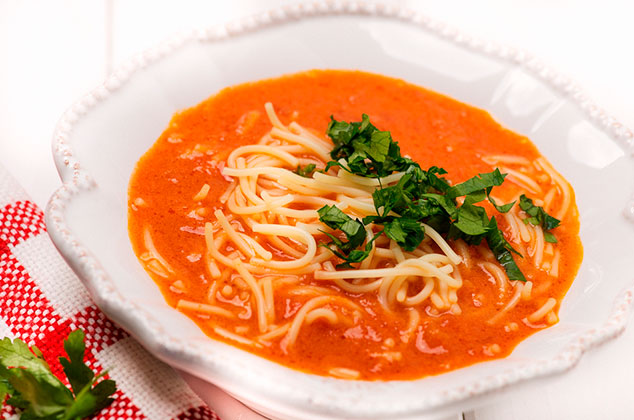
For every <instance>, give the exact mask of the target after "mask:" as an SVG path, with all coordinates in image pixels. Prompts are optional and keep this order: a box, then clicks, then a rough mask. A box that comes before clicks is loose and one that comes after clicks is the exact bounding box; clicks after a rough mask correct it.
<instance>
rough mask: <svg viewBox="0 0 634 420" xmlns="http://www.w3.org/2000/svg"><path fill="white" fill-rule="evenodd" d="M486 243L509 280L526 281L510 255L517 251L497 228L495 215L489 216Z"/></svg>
mask: <svg viewBox="0 0 634 420" xmlns="http://www.w3.org/2000/svg"><path fill="white" fill-rule="evenodd" d="M487 243H488V244H489V248H491V251H492V252H493V255H495V258H496V259H497V260H498V262H499V263H500V264H501V265H502V267H504V271H506V275H507V276H508V277H509V280H520V281H526V278H525V277H524V274H522V272H521V271H520V269H519V267H518V266H517V264H516V263H515V260H513V256H512V255H511V252H515V253H517V251H515V250H514V249H513V247H511V245H510V244H509V243H508V242H507V240H506V239H505V238H504V235H503V234H502V231H501V230H500V229H498V226H497V221H496V220H495V217H492V218H491V224H490V229H489V232H488V233H487ZM518 255H519V254H518Z"/></svg>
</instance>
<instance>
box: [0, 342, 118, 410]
mask: <svg viewBox="0 0 634 420" xmlns="http://www.w3.org/2000/svg"><path fill="white" fill-rule="evenodd" d="M64 350H65V351H66V354H67V355H68V358H64V357H60V359H59V361H60V363H61V364H62V367H63V369H64V373H65V374H66V378H67V379H68V382H69V383H70V385H71V389H72V390H71V389H68V388H67V387H66V386H65V385H64V384H63V383H62V382H61V381H60V380H59V379H58V378H57V377H56V376H55V375H53V373H52V372H51V369H50V366H49V365H48V363H46V361H45V360H44V358H43V356H42V352H41V351H40V350H39V349H38V348H37V347H35V346H33V347H31V348H29V347H28V346H27V345H26V343H25V342H24V341H22V340H19V339H15V340H13V341H12V340H11V339H9V338H4V339H2V340H0V398H1V399H2V400H4V398H5V397H6V396H7V395H8V396H9V398H8V399H7V401H6V404H9V405H12V406H14V407H16V408H17V409H18V410H20V411H21V416H20V418H22V419H28V420H31V419H47V420H80V419H83V418H86V417H89V416H91V415H93V414H95V413H97V412H99V411H100V410H101V409H103V408H104V407H106V406H108V405H109V404H110V403H111V402H112V401H113V399H112V398H111V397H110V396H111V395H112V394H114V393H115V391H116V388H115V383H114V381H112V380H110V379H101V375H99V376H95V374H94V372H93V371H92V370H91V369H90V368H89V367H88V366H87V365H86V364H85V363H84V353H85V350H86V347H85V344H84V333H83V331H81V330H76V331H73V332H71V333H70V334H69V335H68V338H67V339H66V340H65V341H64ZM100 379H101V380H100Z"/></svg>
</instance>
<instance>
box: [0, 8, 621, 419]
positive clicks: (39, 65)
mask: <svg viewBox="0 0 634 420" xmlns="http://www.w3.org/2000/svg"><path fill="white" fill-rule="evenodd" d="M296 2H297V1H294V0H268V1H264V0H262V1H257V0H231V1H219V0H215V1H203V0H189V1H179V2H176V1H173V2H159V1H157V0H128V1H124V0H94V1H88V0H64V1H45V0H42V1H33V0H24V1H18V0H0V165H3V166H5V167H6V168H7V169H8V170H9V172H11V173H12V174H13V176H14V177H15V178H16V179H17V180H18V181H19V182H20V183H21V184H22V186H23V187H24V188H25V189H26V190H27V192H28V193H29V194H30V195H31V196H32V197H33V199H34V200H35V202H36V203H37V204H39V205H40V206H41V207H44V206H45V204H46V201H47V199H48V197H49V196H50V195H51V193H52V192H53V190H54V189H55V188H56V187H57V186H59V180H58V177H57V173H56V171H55V168H54V165H53V160H52V158H51V152H50V141H51V135H52V132H53V129H54V127H55V123H56V122H57V119H58V118H59V117H60V116H61V114H62V113H63V112H64V110H65V109H66V108H67V107H68V106H69V105H71V104H72V103H73V101H74V100H76V99H78V98H79V97H80V96H81V95H82V94H84V93H86V92H87V91H89V90H91V89H92V88H93V87H95V86H96V85H97V84H99V83H100V82H101V81H102V80H103V79H104V78H105V76H106V75H107V74H108V73H109V72H110V71H111V69H113V68H116V66H118V65H120V64H121V63H123V62H124V61H125V60H126V59H128V58H129V57H130V56H131V55H133V54H134V53H136V52H139V51H141V50H143V49H145V48H147V47H149V46H153V45H155V44H157V43H158V42H160V41H161V40H163V39H165V38H167V37H169V36H170V35H172V34H174V33H177V32H179V31H181V30H186V29H191V28H199V27H206V26H210V25H213V24H216V23H222V22H225V21H228V20H234V19H236V18H239V17H241V16H245V15H250V14H253V13H256V12H259V11H264V10H268V9H271V8H274V7H277V6H280V5H288V4H293V3H296ZM392 3H393V4H398V5H403V6H406V7H408V8H411V9H415V10H417V11H420V12H423V13H425V14H427V15H428V16H430V17H432V18H434V19H436V20H440V21H444V22H446V23H448V24H450V25H451V26H454V27H456V28H459V29H460V30H462V31H463V32H465V33H468V34H471V35H473V36H476V37H479V38H481V39H484V40H493V41H495V42H498V43H503V44H507V45H510V46H514V47H517V48H521V49H524V50H527V51H529V52H531V53H533V54H534V55H536V56H537V57H539V58H540V59H542V61H544V62H545V63H547V64H549V65H550V66H551V67H552V68H554V69H556V70H558V71H559V72H561V73H563V74H565V75H568V76H570V77H571V78H572V79H573V80H575V81H577V82H578V84H579V85H581V86H582V87H583V88H584V89H585V91H586V93H588V95H589V96H590V97H591V98H593V99H594V100H595V101H596V102H597V103H598V104H599V105H601V106H602V107H603V108H604V109H606V110H607V111H608V113H610V114H612V115H613V116H615V117H616V118H617V119H618V120H619V121H620V122H622V123H624V124H625V125H627V126H629V127H634V112H633V109H634V53H633V47H632V44H633V43H634V21H633V16H634V14H633V12H634V6H632V5H630V2H628V1H615V0H607V1H606V0H604V1H570V0H569V1H561V0H559V1H556V0H555V1H546V0H533V1H530V2H527V1H526V2H524V1H522V2H520V1H504V0H480V1H477V2H476V1H443V2H440V1H435V2H432V1H431V0H420V1H416V0H409V1H396V0H393V1H392ZM632 277H633V280H634V275H633V276H632ZM633 356H634V328H630V329H628V330H626V332H625V333H624V334H623V335H622V336H621V337H619V338H618V339H617V340H615V341H613V342H610V343H608V344H606V345H604V346H602V347H600V348H598V349H595V350H593V351H591V352H590V353H589V354H588V355H586V356H585V357H584V358H583V359H582V361H581V362H580V363H579V365H578V366H577V367H576V368H575V369H573V370H572V371H571V372H569V373H566V374H564V375H560V376H557V377H554V378H552V379H550V380H548V381H544V382H540V384H539V386H528V387H522V389H521V391H518V392H510V393H505V394H504V397H503V398H502V399H500V400H498V401H496V402H495V403H494V404H491V405H489V406H485V407H482V408H480V409H478V410H476V411H475V412H471V413H467V414H466V415H465V417H466V418H467V419H471V420H472V419H476V420H485V419H486V420H489V419H491V420H497V419H500V420H502V419H504V420H520V419H522V420H524V419H527V420H528V419H580V420H585V419H588V420H590V419H592V420H594V419H598V418H604V419H632V418H634V397H633V396H632V389H634V361H632V359H633ZM224 420H230V419H224Z"/></svg>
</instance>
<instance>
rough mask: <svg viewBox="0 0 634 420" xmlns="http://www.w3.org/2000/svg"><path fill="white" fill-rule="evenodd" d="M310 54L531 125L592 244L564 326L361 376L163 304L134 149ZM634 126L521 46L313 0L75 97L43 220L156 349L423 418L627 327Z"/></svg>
mask: <svg viewBox="0 0 634 420" xmlns="http://www.w3.org/2000/svg"><path fill="white" fill-rule="evenodd" d="M312 68H343V69H360V70H366V71H371V72H376V73H382V74H385V75H388V76H393V77H398V78H402V79H405V80H407V81H409V82H412V83H415V84H418V85H421V86H426V87H428V88H431V89H433V90H435V91H438V92H442V93H445V94H447V95H449V96H451V97H453V98H456V99H458V100H461V101H464V102H467V103H469V104H472V105H474V106H477V107H479V108H483V109H486V110H488V111H489V112H490V113H491V114H492V115H493V117H494V118H495V119H497V120H498V121H499V122H501V123H502V124H503V125H504V126H506V127H508V128H510V129H512V130H514V131H516V132H519V133H522V134H525V135H527V136H528V137H530V138H531V139H532V140H533V142H534V143H535V144H536V145H537V146H538V148H539V149H540V150H541V152H542V153H543V154H544V155H545V156H546V157H547V158H548V159H549V160H550V161H551V162H552V163H553V164H554V166H555V167H556V168H558V169H559V171H560V172H561V173H562V174H563V175H564V176H565V177H566V178H567V179H568V180H569V181H570V182H571V184H572V185H573V187H574V189H575V191H576V195H577V204H578V206H579V209H580V219H581V238H582V241H583V244H584V251H585V256H584V261H583V264H582V266H581V269H580V271H579V274H578V276H577V279H576V280H575V282H574V284H573V286H572V288H571V289H570V291H569V293H568V295H567V296H566V298H565V299H564V301H563V304H562V306H561V310H560V319H561V321H560V322H559V323H558V324H557V325H555V326H554V327H552V328H549V329H546V330H544V331H540V332H539V333H537V334H535V335H533V336H532V337H530V338H528V339H527V340H525V341H524V342H522V343H521V344H520V345H519V346H518V347H517V348H516V349H515V351H514V352H513V353H512V355H511V356H509V357H507V358H505V359H502V360H495V361H491V362H486V363H480V364H477V365H474V366H471V367H468V368H464V369H459V370H456V371H453V372H450V373H446V374H443V375H439V376H434V377H428V378H425V379H421V380H416V381H394V382H389V383H388V382H361V381H359V382H350V381H343V380H337V379H333V378H324V377H318V376H312V375H308V374H304V373H300V372H297V371H293V370H290V369H288V368H285V367H283V366H279V365H276V364H274V363H272V362H269V361H267V360H264V359H261V358H258V357H256V356H253V355H251V354H249V353H246V352H244V351H241V350H238V349H236V348H233V347H230V346H228V345H226V344H223V343H220V342H216V341H214V340H211V339H209V338H208V337H206V336H204V335H203V334H202V333H201V331H200V330H199V329H198V328H197V327H196V325H194V323H193V322H191V321H190V320H189V319H188V318H187V317H185V316H184V315H182V314H180V313H179V312H177V311H175V310H174V309H172V308H171V307H169V306H168V305H167V304H166V303H165V301H164V300H163V297H162V296H161V293H160V292H159V290H158V288H157V287H156V285H155V284H154V282H153V281H152V280H151V279H150V277H149V276H148V275H147V274H146V273H145V271H144V270H143V268H142V267H141V265H140V264H139V263H138V261H137V259H136V257H135V255H134V253H133V252H132V248H131V246H130V243H129V240H128V233H127V186H128V180H129V177H130V174H131V172H132V170H133V168H134V165H135V163H136V161H137V159H138V158H139V157H140V156H141V155H142V154H143V153H144V152H145V150H146V149H147V148H148V147H150V145H151V144H152V143H153V142H154V141H155V139H156V138H157V137H158V136H159V135H160V134H161V132H162V131H163V129H164V128H165V127H166V126H167V123H168V122H169V119H170V117H171V116H172V114H173V113H174V112H175V111H178V110H181V109H183V108H186V107H189V106H192V105H194V104H197V103H198V102H200V101H201V100H203V99H205V98H206V97H208V96H209V95H211V94H213V93H214V92H216V91H218V90H219V89H221V88H223V87H225V86H229V85H234V84H237V83H241V82H245V81H250V80H257V79H262V78H266V77H272V76H278V75H281V74H285V73H292V72H296V71H300V70H306V69H312ZM631 138H632V133H631V132H630V131H628V130H627V129H626V128H624V127H622V126H621V125H619V124H618V123H617V122H615V121H614V120H613V119H611V118H609V117H608V116H606V115H605V114H604V113H603V112H601V111H600V110H599V109H598V108H597V107H596V106H594V105H593V104H592V102H591V101H589V100H587V99H586V98H585V97H584V96H583V94H582V93H581V91H579V90H578V89H577V88H576V87H575V86H574V85H572V84H571V83H570V82H569V81H567V80H566V79H564V78H561V77H558V76H557V75H556V74H554V73H553V72H550V71H549V70H547V69H545V68H543V67H541V66H540V65H539V63H538V62H537V61H536V60H533V59H531V58H530V57H529V56H527V55H525V54H523V53H521V52H518V51H515V50H513V49H510V48H505V47H500V46H495V45H492V44H488V43H480V42H478V41H477V40H474V39H472V38H469V37H467V36H464V35H463V34H461V33H460V32H457V31H455V30H452V29H451V28H446V27H443V26H439V25H437V24H436V23H434V22H432V21H429V20H428V19H426V18H425V17H424V16H420V15H416V14H412V13H409V12H407V11H405V10H400V9H393V8H390V7H387V6H385V7H382V6H377V5H376V4H374V5H372V4H370V5H366V4H360V3H339V2H328V3H325V2H324V3H317V4H313V5H310V6H303V7H296V8H292V9H285V10H279V11H277V12H273V13H267V14H263V15H260V16H257V17H254V18H250V19H246V20H244V21H242V22H239V23H236V24H231V25H226V26H220V27H216V28H212V29H210V30H205V31H200V32H195V33H192V34H190V35H187V36H183V37H179V38H177V39H174V40H172V41H171V42H168V43H166V44H163V45H161V46H160V47H158V48H156V49H153V50H151V51H148V52H146V53H144V54H141V55H139V56H138V57H136V58H135V59H134V60H133V61H131V62H130V63H129V64H128V65H126V66H123V67H122V68H120V69H119V70H118V71H116V72H115V73H114V74H113V75H112V76H111V77H109V78H108V79H107V80H106V81H105V82H104V83H103V85H101V86H99V87H98V88H97V89H96V90H94V91H93V92H92V93H91V94H89V95H87V96H86V97H84V98H83V99H82V100H80V101H79V102H77V103H76V104H75V105H73V106H72V107H71V108H70V110H69V111H68V112H67V113H66V114H65V115H64V116H63V118H62V120H61V122H60V124H59V126H58V128H57V131H56V133H55V138H54V145H53V151H54V157H55V162H56V165H57V168H58V171H59V173H60V175H61V177H62V180H63V181H64V185H63V187H61V188H60V189H59V190H58V191H57V192H56V193H55V194H54V196H53V197H52V198H51V200H50V202H49V205H48V209H47V223H48V228H49V232H50V235H51V237H52V239H53V241H54V242H55V244H56V245H57V247H58V248H59V250H60V251H61V253H62V254H63V256H64V257H65V258H66V260H67V261H68V263H69V264H70V265H71V267H73V269H74V270H75V271H76V272H77V274H78V275H79V277H80V278H81V279H82V280H83V281H84V283H85V284H86V286H87V287H88V289H89V291H90V293H91V294H92V296H93V298H94V299H95V301H96V303H97V304H98V305H99V306H100V307H101V308H102V309H103V310H104V312H106V313H107V314H108V315H109V316H110V317H111V318H112V319H114V320H115V321H116V322H118V323H120V324H121V325H122V326H123V327H124V328H125V329H127V330H128V331H130V332H131V333H132V335H133V336H134V337H136V338H137V339H138V340H139V341H140V342H141V343H142V344H143V345H144V346H145V347H147V348H148V349H149V350H150V351H151V352H152V353H154V354H155V355H156V356H157V357H159V358H160V359H162V360H164V361H166V362H168V363H170V364H172V365H174V366H176V367H178V368H180V369H182V370H185V371H187V372H190V373H192V374H194V375H197V376H199V377H201V378H204V379H206V380H208V381H210V382H213V383H214V384H216V385H218V386H219V387H221V388H223V389H225V390H226V391H228V392H229V393H231V394H232V395H234V396H235V397H236V398H238V399H239V400H241V401H243V402H245V403H246V404H247V405H249V406H251V407H254V408H255V409H256V410H258V411H260V412H262V413H264V414H266V415H267V416H270V417H273V418H283V419H298V420H309V419H311V420H312V419H335V418H346V419H361V418H363V419H396V418H400V419H413V418H421V417H424V416H433V415H438V414H440V413H450V412H457V411H460V410H462V409H467V408H470V407H471V406H473V404H475V403H476V402H478V401H481V400H482V398H487V396H488V395H491V394H492V392H491V391H494V390H500V389H503V388H506V387H509V386H513V385H515V384H518V383H520V382H522V381H528V380H534V379H536V378H540V377H544V376H546V375H551V374H555V373H559V372H563V371H565V370H567V369H569V368H571V367H572V366H573V365H574V364H575V363H576V362H577V361H578V360H579V359H580V357H581V355H582V354H583V353H584V351H586V350H587V349H589V348H590V347H592V346H594V345H597V344H600V343H602V342H604V341H606V340H608V339H610V338H612V337H615V336H616V335H617V334H618V333H619V332H620V331H622V329H623V328H624V326H625V322H626V318H627V314H628V312H629V309H630V304H631V301H632V290H631V289H629V287H631V281H632V278H631V268H630V266H629V264H630V261H631V258H630V257H631V250H632V249H634V234H633V227H632V222H631V215H632V213H633V210H632V203H631V202H630V199H631V193H632V191H634V188H633V184H634V165H633V164H632V160H631V158H630V154H631V149H632V147H631ZM628 214H629V215H630V218H629V219H628V217H627V215H628Z"/></svg>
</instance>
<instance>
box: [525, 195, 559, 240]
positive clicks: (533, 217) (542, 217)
mask: <svg viewBox="0 0 634 420" xmlns="http://www.w3.org/2000/svg"><path fill="white" fill-rule="evenodd" d="M520 208H521V209H522V210H524V211H525V212H526V214H527V215H528V216H529V217H528V218H526V219H524V223H526V224H528V223H530V224H532V225H535V226H541V227H542V229H543V230H544V240H545V241H546V242H551V243H556V242H557V238H555V235H553V234H552V233H551V232H549V230H551V229H554V228H556V227H557V226H559V223H561V222H560V221H559V220H557V219H555V218H554V217H552V216H551V215H549V214H548V213H546V211H545V210H544V209H543V208H542V207H539V206H536V205H535V204H533V200H531V199H530V198H528V197H526V196H525V195H524V194H522V195H521V196H520Z"/></svg>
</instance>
